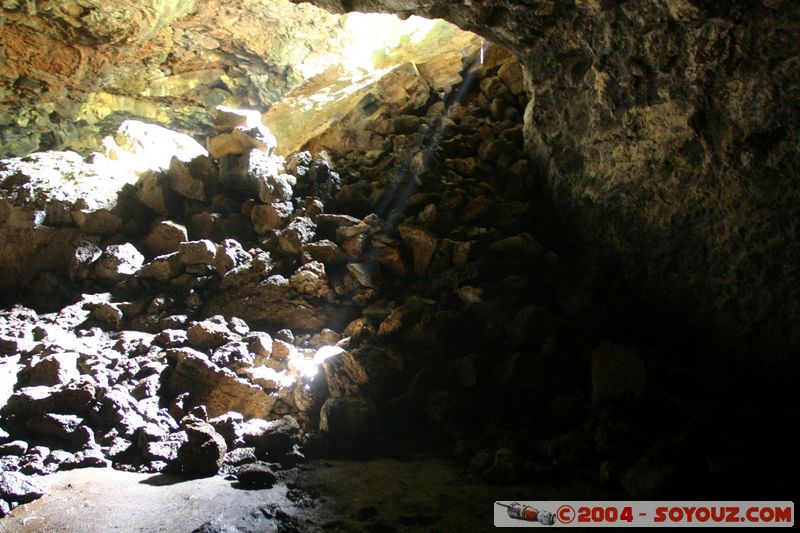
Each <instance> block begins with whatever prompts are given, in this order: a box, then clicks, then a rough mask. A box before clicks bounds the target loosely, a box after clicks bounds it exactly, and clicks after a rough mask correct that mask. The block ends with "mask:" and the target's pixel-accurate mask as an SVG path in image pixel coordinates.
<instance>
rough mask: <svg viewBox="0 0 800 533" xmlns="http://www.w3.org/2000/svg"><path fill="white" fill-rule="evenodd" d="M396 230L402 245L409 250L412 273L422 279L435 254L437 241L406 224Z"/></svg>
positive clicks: (426, 233) (422, 231)
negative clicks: (412, 267)
mask: <svg viewBox="0 0 800 533" xmlns="http://www.w3.org/2000/svg"><path fill="white" fill-rule="evenodd" d="M397 229H398V231H399V232H400V238H401V239H402V240H403V244H405V245H406V246H407V247H408V248H409V249H410V250H411V254H412V256H413V257H414V272H415V273H416V275H417V277H420V278H422V277H424V276H425V273H426V272H427V271H428V266H429V265H430V264H431V260H432V259H433V254H434V252H436V248H437V246H438V239H437V238H436V237H434V236H433V235H431V234H430V233H428V232H427V231H425V230H423V229H420V228H417V227H414V226H409V225H407V224H401V225H400V226H399V227H398V228H397Z"/></svg>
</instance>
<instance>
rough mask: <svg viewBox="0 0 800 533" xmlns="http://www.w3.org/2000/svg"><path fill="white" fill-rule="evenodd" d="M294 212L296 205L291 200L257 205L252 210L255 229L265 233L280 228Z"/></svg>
mask: <svg viewBox="0 0 800 533" xmlns="http://www.w3.org/2000/svg"><path fill="white" fill-rule="evenodd" d="M293 212H294V207H293V206H292V203H291V202H273V203H270V204H258V205H255V206H253V209H252V211H250V220H251V222H252V223H253V230H254V231H255V232H256V233H258V234H259V235H264V234H266V233H269V232H270V231H272V230H274V229H279V228H281V227H283V225H284V224H285V223H286V221H288V220H289V217H291V216H292V213H293Z"/></svg>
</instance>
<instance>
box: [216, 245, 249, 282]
mask: <svg viewBox="0 0 800 533" xmlns="http://www.w3.org/2000/svg"><path fill="white" fill-rule="evenodd" d="M252 260H253V256H251V255H250V254H249V253H247V252H246V251H245V250H244V248H242V245H241V244H239V242H238V241H235V240H234V239H225V240H224V241H222V243H221V244H219V245H217V253H216V256H215V257H214V267H215V268H216V269H217V274H219V275H220V277H222V276H224V275H225V273H226V272H228V271H229V270H233V269H234V268H238V267H240V266H242V265H246V264H247V263H249V262H250V261H252Z"/></svg>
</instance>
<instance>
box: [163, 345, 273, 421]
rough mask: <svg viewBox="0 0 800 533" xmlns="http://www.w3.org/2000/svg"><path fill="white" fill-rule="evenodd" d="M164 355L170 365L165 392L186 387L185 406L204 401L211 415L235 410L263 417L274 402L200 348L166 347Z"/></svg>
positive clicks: (258, 388)
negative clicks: (214, 360)
mask: <svg viewBox="0 0 800 533" xmlns="http://www.w3.org/2000/svg"><path fill="white" fill-rule="evenodd" d="M167 356H168V358H169V359H170V361H172V363H173V364H174V367H173V369H172V371H171V372H170V373H169V375H168V377H167V380H166V390H165V393H166V394H167V395H168V396H170V397H174V396H177V395H178V394H181V393H184V392H187V391H188V392H189V393H190V396H189V400H188V403H187V404H186V406H187V407H189V406H190V405H205V406H206V409H207V411H208V415H209V416H211V417H216V416H220V415H223V414H225V413H227V412H228V411H235V412H237V413H241V414H242V415H243V416H244V417H245V418H265V417H266V416H267V415H268V414H269V412H270V410H271V409H272V407H273V405H274V404H275V401H276V399H275V398H273V397H270V396H268V395H267V394H266V393H265V392H264V391H263V389H261V388H260V387H257V386H255V385H251V384H250V383H248V382H247V381H245V380H243V379H239V378H237V377H236V375H235V374H234V373H233V372H231V371H230V370H228V369H225V368H220V367H218V366H217V365H215V364H214V363H212V362H211V361H210V360H209V359H208V358H207V357H206V356H205V355H204V354H202V353H200V352H197V351H195V350H192V349H189V348H181V349H173V350H169V351H168V352H167Z"/></svg>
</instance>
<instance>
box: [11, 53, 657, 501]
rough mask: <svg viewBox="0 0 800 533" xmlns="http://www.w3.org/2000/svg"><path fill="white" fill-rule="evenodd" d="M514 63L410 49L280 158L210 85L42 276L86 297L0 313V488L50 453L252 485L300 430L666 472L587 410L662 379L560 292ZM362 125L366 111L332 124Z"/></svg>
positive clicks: (281, 462)
mask: <svg viewBox="0 0 800 533" xmlns="http://www.w3.org/2000/svg"><path fill="white" fill-rule="evenodd" d="M514 61H515V60H514V59H513V58H512V57H511V56H510V55H508V54H504V53H502V52H500V51H498V50H495V51H493V52H492V56H491V57H490V58H488V59H487V61H486V64H485V65H484V66H480V65H478V63H477V61H476V58H474V57H468V58H465V63H464V64H465V66H466V67H467V68H466V69H465V71H464V72H463V73H462V77H461V79H460V81H456V82H455V83H456V85H455V86H453V87H452V88H450V89H449V90H448V91H445V92H443V93H441V94H439V93H436V92H434V91H433V90H431V87H430V86H429V85H428V82H426V81H425V78H424V77H423V75H422V74H419V73H418V72H416V71H414V72H411V71H409V69H408V68H407V67H406V66H403V67H401V71H399V72H398V73H396V75H397V76H400V75H402V76H404V78H403V79H406V78H408V79H407V81H408V84H409V85H407V86H406V87H405V89H404V91H405V92H404V93H403V94H402V95H400V96H399V97H398V100H397V101H392V102H385V103H383V104H382V103H380V102H376V103H374V106H377V108H376V109H371V110H369V111H366V110H364V109H363V108H361V107H359V108H358V109H356V110H355V111H353V113H352V114H351V115H349V116H347V117H343V118H342V121H341V122H340V123H339V124H338V125H336V126H335V127H333V128H331V129H330V130H328V131H327V132H324V133H322V134H321V135H319V136H318V137H316V138H314V139H311V140H309V141H308V143H307V147H308V148H309V151H304V152H300V153H297V154H294V155H292V156H290V157H288V158H287V159H286V160H284V159H283V158H282V157H280V156H277V155H275V154H274V148H275V139H274V137H272V136H271V134H270V133H269V131H268V129H267V128H266V127H265V126H263V125H261V123H260V119H259V120H255V121H254V119H253V115H252V113H253V112H248V113H239V112H237V111H235V110H229V109H223V110H221V111H220V114H219V118H218V120H217V128H218V135H216V136H214V137H211V138H209V139H208V141H207V143H206V146H207V147H208V154H206V152H205V150H204V149H202V147H193V148H192V150H190V153H189V154H188V156H187V153H186V150H184V151H183V153H182V154H180V157H173V158H172V159H171V160H169V161H160V163H159V164H160V165H161V170H159V171H152V172H151V171H148V172H146V173H144V174H143V175H142V176H141V178H140V179H139V182H138V183H137V185H136V187H135V188H134V189H135V190H134V192H133V198H130V199H129V201H130V202H133V204H134V205H136V206H137V207H135V208H132V209H135V211H136V212H137V213H139V214H144V215H143V216H142V218H140V219H139V220H138V222H137V223H136V224H128V223H127V222H124V220H125V219H123V225H122V226H120V228H118V229H115V230H114V231H112V232H108V233H100V234H91V235H82V239H78V240H77V241H75V247H74V248H73V251H72V259H71V260H70V261H71V262H70V263H69V269H68V272H65V273H63V274H62V276H63V280H64V283H63V286H62V285H60V284H59V283H55V282H54V283H52V284H51V291H50V292H49V293H45V295H46V297H47V298H48V299H49V300H50V301H51V302H52V301H57V300H58V299H59V298H66V297H67V296H69V295H71V294H76V293H77V294H81V296H80V297H78V298H77V299H73V300H72V302H71V303H69V305H63V306H61V307H59V308H57V309H55V310H47V311H42V312H37V311H35V310H33V309H30V308H27V307H24V306H21V305H18V306H16V307H13V308H10V309H7V310H4V311H2V312H0V353H2V354H3V355H2V357H3V358H4V359H5V360H6V361H7V363H4V366H3V367H2V368H3V372H6V373H8V375H9V376H10V379H11V382H12V383H13V385H12V386H11V387H10V388H9V389H8V391H7V394H5V389H0V393H2V395H0V405H2V409H0V427H1V429H0V465H2V470H3V474H2V476H3V477H2V483H0V487H1V488H2V490H1V494H0V496H2V500H0V501H3V500H4V501H5V502H7V504H8V507H13V506H15V505H18V504H20V503H24V502H26V501H30V500H32V499H34V498H36V497H38V496H40V495H41V493H42V490H41V489H40V488H39V486H38V484H37V483H38V479H37V478H38V476H44V475H47V474H48V473H52V472H55V471H57V470H58V469H68V468H78V467H84V466H102V465H108V464H110V465H112V466H113V467H114V468H118V469H123V470H131V471H140V472H172V473H179V472H183V473H186V474H189V475H198V476H207V475H214V474H216V473H218V472H219V473H223V474H226V475H231V476H233V477H232V479H235V480H237V482H238V483H239V484H240V485H241V486H246V487H267V486H271V485H272V484H273V483H274V482H275V480H276V471H277V470H279V469H282V468H291V467H293V466H295V465H297V464H298V463H299V462H302V461H303V459H304V456H305V455H306V454H315V455H330V456H353V455H363V454H369V453H372V452H374V451H377V450H381V449H383V450H386V449H389V450H392V449H415V448H418V447H428V448H434V449H436V450H438V451H440V452H442V453H444V454H445V455H448V456H450V457H452V458H453V459H455V460H456V461H458V462H460V463H461V464H464V465H468V466H469V467H470V468H471V469H473V470H474V471H475V473H476V474H477V475H479V476H481V477H482V478H483V479H485V480H487V481H491V482H496V483H511V482H515V481H518V480H519V479H520V478H521V476H534V477H535V476H539V475H542V474H543V473H546V472H551V471H558V470H559V469H560V470H562V471H563V470H564V469H569V468H583V467H585V466H586V465H588V464H590V463H591V462H593V461H594V462H598V461H600V462H601V463H602V464H603V465H604V467H603V468H604V470H603V472H604V476H606V479H607V481H608V482H609V483H614V482H617V483H624V484H625V486H626V487H630V490H631V491H632V494H640V495H641V494H643V491H644V490H645V489H642V488H641V487H646V492H647V495H648V497H656V496H658V494H659V490H660V487H661V486H662V485H664V484H667V483H669V482H671V479H669V476H670V473H669V472H667V473H658V472H653V468H655V467H654V466H653V465H654V464H655V463H654V462H653V461H650V460H648V457H650V455H647V454H650V453H651V452H649V451H647V447H646V443H647V439H642V440H641V442H639V443H638V444H635V445H631V446H628V447H622V446H623V445H622V442H621V441H623V440H625V439H626V438H627V433H626V428H625V426H624V422H623V421H621V419H615V418H614V416H610V417H609V418H605V417H604V415H602V416H601V415H598V416H597V417H595V418H593V417H592V416H593V415H592V413H602V412H603V410H604V409H606V408H607V407H608V406H609V405H613V404H615V403H616V402H620V401H622V402H625V401H629V400H631V399H636V400H637V401H646V399H647V398H648V397H649V395H651V394H653V393H652V386H651V383H650V382H649V381H648V377H647V368H646V367H645V365H644V363H643V360H642V359H641V358H640V357H639V354H638V353H637V351H636V349H635V348H631V347H625V346H620V345H615V344H611V343H603V344H600V342H599V339H594V338H591V337H589V336H584V335H583V334H582V333H581V332H580V328H579V327H577V326H576V324H574V323H573V322H570V321H569V320H566V319H565V318H562V316H561V314H560V313H561V311H563V310H565V309H571V308H570V307H569V305H570V301H568V299H567V298H564V297H562V296H560V295H559V294H556V292H557V291H555V290H554V288H555V287H557V286H558V284H559V283H560V279H561V278H560V276H563V275H564V274H563V272H561V271H560V265H561V260H560V258H559V257H558V255H557V254H556V253H554V252H553V251H552V250H551V243H552V241H553V239H554V238H555V237H554V235H552V234H549V233H548V232H549V231H551V227H552V223H551V222H550V220H551V217H550V215H549V212H548V210H547V207H546V206H545V205H543V204H542V203H541V202H539V201H538V200H537V196H536V184H535V182H534V180H533V179H532V177H531V174H530V172H529V171H528V160H527V157H526V156H525V154H524V152H523V146H522V134H521V125H520V120H521V116H522V113H523V110H524V108H525V104H526V100H525V95H524V94H523V91H522V80H521V77H520V76H521V74H520V70H519V67H518V65H516V63H515V62H514ZM411 74H413V76H412V75H411ZM409 76H410V77H409ZM456 95H457V96H456ZM442 97H444V100H443V99H442ZM390 111H391V112H390ZM353 128H356V129H359V130H360V131H363V132H369V133H368V134H364V136H363V137H364V138H363V139H361V141H360V142H359V143H356V144H351V143H346V142H344V141H343V140H342V136H344V135H345V134H346V132H347V131H352V129H353ZM323 150H324V151H325V153H323ZM176 155H178V154H176ZM520 198H527V199H528V200H526V201H522V200H520ZM137 202H138V203H137ZM126 228H127V229H126ZM50 275H51V276H57V275H58V274H50ZM55 279H58V280H60V279H61V278H57V277H56V278H55ZM70 290H72V291H74V292H69V291H70ZM576 299H577V301H578V302H580V298H578V297H576ZM574 301H575V299H573V300H572V302H574ZM571 305H573V307H574V305H576V304H574V303H573V304H571ZM578 305H579V304H578ZM51 308H52V306H51ZM573 314H574V313H573ZM538 376H542V377H538ZM544 376H562V377H563V378H564V379H549V378H545V377H544ZM620 376H625V379H624V380H623V379H622V378H621V377H620ZM3 379H6V378H3ZM481 391H482V392H481ZM523 404H524V405H526V406H530V409H521V408H519V405H523ZM509 406H515V407H513V409H510V407H509ZM521 412H522V415H520V413H521ZM509 413H516V415H520V416H516V415H515V416H511V414H509ZM553 413H556V414H557V416H555V417H554V416H553ZM553 418H556V419H557V422H555V423H550V422H542V421H549V420H552V419H553ZM387 442H390V443H391V444H388V445H387ZM662 474H663V475H662ZM654 476H655V477H654ZM659 476H660V477H659ZM660 484H661V485H660ZM4 505H5V504H4ZM0 510H2V512H3V513H5V512H8V510H7V509H6V507H2V508H0Z"/></svg>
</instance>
